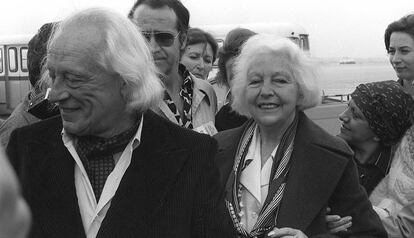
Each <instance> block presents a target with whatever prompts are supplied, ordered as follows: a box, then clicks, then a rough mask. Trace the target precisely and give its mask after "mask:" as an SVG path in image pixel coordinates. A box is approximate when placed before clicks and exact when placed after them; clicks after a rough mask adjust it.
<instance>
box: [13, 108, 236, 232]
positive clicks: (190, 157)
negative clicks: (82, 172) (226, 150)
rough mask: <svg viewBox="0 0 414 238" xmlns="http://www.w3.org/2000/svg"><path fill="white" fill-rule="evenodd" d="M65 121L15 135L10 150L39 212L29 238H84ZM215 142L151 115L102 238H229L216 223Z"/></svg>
mask: <svg viewBox="0 0 414 238" xmlns="http://www.w3.org/2000/svg"><path fill="white" fill-rule="evenodd" d="M61 131H62V123H61V119H60V118H59V117H55V118H52V119H50V120H46V121H42V122H39V123H37V124H33V125H31V126H28V127H23V128H20V129H17V130H16V131H14V132H13V133H12V136H11V139H10V143H9V146H8V149H7V152H8V156H9V158H10V160H11V162H12V164H13V166H14V168H15V169H16V171H17V174H18V177H19V179H20V182H21V185H22V189H23V194H24V197H25V199H26V200H27V202H28V203H29V206H30V208H31V211H32V217H33V225H32V229H31V233H30V238H34V237H36V238H44V237H59V238H64V237H70V238H74V237H85V232H84V228H83V225H82V221H81V216H80V212H79V206H78V199H77V196H76V190H75V185H74V166H75V162H74V159H73V158H72V156H71V155H70V153H69V151H68V150H67V149H66V147H65V146H64V144H63V142H62V137H61ZM216 147H217V146H216V142H215V141H214V140H213V139H212V138H210V137H209V136H207V135H202V134H198V133H195V132H193V131H190V130H187V129H183V128H180V127H178V126H176V125H174V124H172V123H171V122H169V121H167V120H165V119H163V118H160V117H159V116H157V115H156V114H155V113H153V112H151V111H148V112H147V113H145V114H144V124H143V129H142V135H141V144H140V145H139V147H138V148H137V149H135V150H134V152H133V155H132V160H131V164H130V166H129V168H128V169H127V171H126V172H125V175H124V177H123V178H122V181H121V183H120V185H119V188H118V190H117V192H116V194H115V196H114V197H113V199H112V202H111V207H110V208H109V210H108V212H107V214H106V217H105V219H104V220H103V222H102V225H101V227H100V230H99V232H98V235H97V237H99V238H104V237H108V238H113V237H119V238H127V237H131V238H132V237H134V238H135V237H145V238H147V237H162V238H165V237H177V238H182V237H228V236H227V234H226V233H225V232H224V231H223V230H221V228H219V227H218V225H217V223H219V222H221V221H222V219H224V218H225V216H226V215H227V214H226V213H225V211H224V209H225V208H224V203H223V202H222V201H221V200H219V198H220V191H221V188H220V187H219V172H218V169H217V167H216V166H215V165H214V155H215V153H216V149H217V148H216Z"/></svg>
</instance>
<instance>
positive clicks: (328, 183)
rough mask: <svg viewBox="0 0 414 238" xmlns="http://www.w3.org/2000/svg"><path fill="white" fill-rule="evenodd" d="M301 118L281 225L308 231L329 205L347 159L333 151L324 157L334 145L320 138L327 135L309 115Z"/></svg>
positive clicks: (279, 217)
mask: <svg viewBox="0 0 414 238" xmlns="http://www.w3.org/2000/svg"><path fill="white" fill-rule="evenodd" d="M299 120H300V121H299V124H298V130H297V133H296V137H295V141H294V150H293V152H292V156H291V160H292V161H291V162H292V165H291V168H290V171H289V174H288V180H287V185H286V189H285V191H284V195H283V198H282V201H281V207H280V210H279V215H278V224H277V226H278V227H285V226H290V227H293V228H296V229H300V230H302V231H305V230H306V228H307V227H308V226H309V225H310V223H311V222H312V220H313V219H314V217H315V216H316V215H317V214H318V213H319V212H320V211H321V209H326V206H327V205H328V200H329V197H330V195H331V194H332V193H333V191H334V189H335V187H336V184H337V183H338V180H339V179H340V176H341V172H340V171H342V170H344V168H345V166H346V161H345V160H343V159H341V158H340V157H335V155H334V154H333V153H332V152H331V153H332V156H330V157H329V158H326V157H324V156H323V155H324V154H325V155H326V152H327V149H330V148H329V147H325V145H324V143H323V142H322V141H321V140H320V139H319V138H320V137H323V136H321V134H320V133H319V131H318V130H314V129H315V127H316V126H315V125H314V124H311V122H310V121H309V119H308V118H306V117H304V116H303V115H301V117H300V119H299ZM328 143H329V142H328ZM328 153H329V152H328ZM335 158H338V159H335ZM321 184H323V186H321Z"/></svg>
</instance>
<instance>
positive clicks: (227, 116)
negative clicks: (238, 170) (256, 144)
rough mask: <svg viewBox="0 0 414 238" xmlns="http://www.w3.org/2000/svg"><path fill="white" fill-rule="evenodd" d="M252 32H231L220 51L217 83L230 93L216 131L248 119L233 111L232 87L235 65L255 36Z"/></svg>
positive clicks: (220, 111) (217, 118)
mask: <svg viewBox="0 0 414 238" xmlns="http://www.w3.org/2000/svg"><path fill="white" fill-rule="evenodd" d="M255 34H256V33H254V32H253V31H251V30H248V29H244V28H236V29H233V30H231V31H230V32H229V33H228V34H227V35H226V39H225V40H224V44H223V46H222V47H221V48H220V50H219V56H218V57H219V58H218V68H219V71H218V72H217V76H216V82H217V84H218V85H219V86H221V87H224V88H227V89H228V92H227V93H226V96H225V98H224V103H223V106H222V107H221V108H220V110H219V111H218V112H217V114H216V129H217V131H223V130H227V129H231V128H235V127H239V126H241V125H242V124H243V123H244V122H245V121H246V120H247V117H245V116H242V115H239V114H238V113H236V112H234V111H233V110H232V109H231V106H230V104H231V93H230V85H231V83H232V80H233V63H234V61H235V59H236V57H237V56H238V55H239V53H240V50H241V48H242V46H243V44H244V42H246V41H247V40H248V39H249V38H250V37H251V36H253V35H255Z"/></svg>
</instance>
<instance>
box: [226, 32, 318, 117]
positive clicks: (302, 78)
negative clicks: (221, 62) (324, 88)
mask: <svg viewBox="0 0 414 238" xmlns="http://www.w3.org/2000/svg"><path fill="white" fill-rule="evenodd" d="M265 53H272V54H273V55H274V57H275V58H282V59H284V60H285V61H286V63H287V67H288V69H287V70H288V71H289V72H290V73H291V75H292V76H293V79H294V80H295V82H296V83H297V85H298V88H299V98H298V103H297V108H298V109H299V110H305V109H307V108H311V107H314V106H316V105H318V104H319V103H320V101H321V96H320V90H319V86H318V77H317V69H316V66H315V64H314V63H313V61H312V60H311V59H310V58H309V57H308V56H307V55H306V53H304V52H303V51H302V50H301V49H299V47H298V46H297V45H296V44H295V43H293V42H292V41H291V40H289V39H287V38H280V37H276V36H271V35H266V34H259V35H255V36H252V37H251V38H250V39H249V40H247V41H246V43H245V44H244V45H243V48H242V50H241V53H240V55H239V56H238V57H237V59H236V61H235V66H234V68H233V70H234V75H235V76H234V79H233V81H232V86H231V93H232V97H233V102H232V108H233V110H234V111H236V112H237V113H239V114H240V115H244V116H247V117H251V116H252V115H250V113H249V111H248V109H247V101H246V97H245V89H246V86H247V82H248V78H247V73H248V71H249V68H250V64H251V63H252V62H253V60H254V59H255V58H256V57H260V55H262V54H265Z"/></svg>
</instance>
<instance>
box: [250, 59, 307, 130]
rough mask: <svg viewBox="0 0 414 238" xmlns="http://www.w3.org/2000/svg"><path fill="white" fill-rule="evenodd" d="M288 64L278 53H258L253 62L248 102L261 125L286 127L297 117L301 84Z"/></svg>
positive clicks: (251, 64) (251, 111)
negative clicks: (299, 84)
mask: <svg viewBox="0 0 414 238" xmlns="http://www.w3.org/2000/svg"><path fill="white" fill-rule="evenodd" d="M288 65H289V62H288V61H287V60H286V59H284V58H283V56H282V55H277V54H276V53H263V54H259V55H256V56H255V57H254V59H252V61H251V63H250V64H249V68H248V70H247V82H246V88H245V95H246V104H247V108H248V111H249V113H250V115H251V116H252V117H253V118H254V120H255V121H256V122H257V123H258V124H259V125H260V126H264V127H272V128H283V127H284V126H285V125H286V124H290V123H291V122H292V121H293V119H294V117H295V113H296V105H297V102H298V95H299V88H298V84H297V83H296V81H295V79H294V78H293V76H292V73H291V72H290V71H289V70H288V69H289V67H288Z"/></svg>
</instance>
